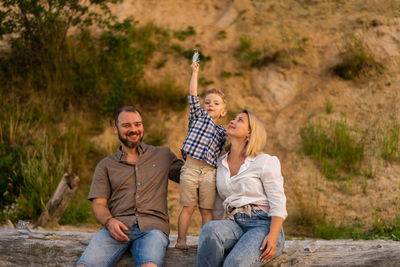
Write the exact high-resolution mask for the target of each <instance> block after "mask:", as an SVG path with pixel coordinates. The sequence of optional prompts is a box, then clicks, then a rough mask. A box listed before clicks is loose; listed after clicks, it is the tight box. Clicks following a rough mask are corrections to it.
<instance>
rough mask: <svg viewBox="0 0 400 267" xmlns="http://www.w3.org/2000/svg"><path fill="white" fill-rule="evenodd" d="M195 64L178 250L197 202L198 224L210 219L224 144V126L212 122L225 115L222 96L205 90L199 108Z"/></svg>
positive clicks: (183, 246)
mask: <svg viewBox="0 0 400 267" xmlns="http://www.w3.org/2000/svg"><path fill="white" fill-rule="evenodd" d="M199 67H200V65H199V63H197V62H194V63H193V64H192V65H191V68H192V77H191V79H190V89H189V96H188V98H189V108H190V114H189V130H188V133H187V136H186V138H185V141H184V142H183V145H182V147H181V152H182V156H183V158H184V159H185V161H186V162H185V165H184V166H183V167H182V169H181V177H180V190H179V191H180V204H181V205H182V206H183V208H182V211H181V214H180V215H179V219H178V240H177V242H176V245H175V247H176V248H178V249H188V246H187V244H186V233H187V230H188V228H189V223H190V218H191V217H192V214H193V212H194V211H195V209H196V206H197V205H198V206H199V210H200V214H201V219H202V225H204V224H205V223H207V222H209V221H211V220H212V219H213V218H212V208H213V206H214V200H215V195H216V187H215V176H216V167H217V159H218V156H219V154H220V153H221V151H222V149H223V147H224V145H225V129H224V128H223V127H222V126H221V125H216V121H217V120H218V119H219V118H221V117H223V116H225V114H226V103H225V95H224V94H223V92H222V91H221V90H220V89H217V88H213V89H209V90H208V91H207V93H206V96H205V98H204V104H203V108H201V107H200V99H199V96H198V93H197V79H198V77H197V76H198V72H199Z"/></svg>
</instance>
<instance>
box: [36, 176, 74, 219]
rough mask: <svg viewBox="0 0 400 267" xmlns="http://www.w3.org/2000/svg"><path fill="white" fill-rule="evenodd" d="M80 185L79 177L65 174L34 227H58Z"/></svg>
mask: <svg viewBox="0 0 400 267" xmlns="http://www.w3.org/2000/svg"><path fill="white" fill-rule="evenodd" d="M78 185H79V177H78V176H76V175H75V174H71V173H65V174H64V176H63V177H62V178H61V181H60V183H59V184H58V186H57V189H56V191H55V192H54V194H53V195H52V196H51V198H50V200H49V202H48V203H47V205H46V207H45V209H44V210H43V211H42V213H41V214H40V217H39V219H38V220H37V222H36V223H35V225H34V227H39V226H40V227H52V226H57V225H58V221H59V220H60V218H61V216H62V214H63V213H64V211H65V209H66V208H67V206H68V204H69V202H70V200H71V199H72V197H73V196H74V194H75V192H76V190H77V189H78Z"/></svg>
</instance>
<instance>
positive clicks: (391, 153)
mask: <svg viewBox="0 0 400 267" xmlns="http://www.w3.org/2000/svg"><path fill="white" fill-rule="evenodd" d="M381 156H382V158H383V159H385V160H387V161H389V162H394V161H400V125H399V124H394V125H393V126H392V127H391V128H390V129H388V130H387V132H386V133H384V135H383V140H382V152H381Z"/></svg>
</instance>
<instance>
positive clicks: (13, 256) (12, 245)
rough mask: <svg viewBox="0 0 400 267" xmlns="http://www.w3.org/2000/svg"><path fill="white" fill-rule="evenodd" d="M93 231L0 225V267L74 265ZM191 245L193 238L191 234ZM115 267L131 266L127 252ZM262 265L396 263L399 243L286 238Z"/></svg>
mask: <svg viewBox="0 0 400 267" xmlns="http://www.w3.org/2000/svg"><path fill="white" fill-rule="evenodd" d="M92 236H93V234H91V233H82V232H56V231H39V230H27V229H23V230H21V229H5V228H3V229H1V228H0V266H14V267H19V266H74V265H75V263H76V262H77V261H78V259H79V257H80V256H81V254H82V252H83V251H84V249H85V248H86V246H87V244H88V243H89V241H90V239H91V237H92ZM170 239H171V244H170V247H169V248H168V250H167V255H166V258H165V264H164V266H166V267H168V266H174V267H181V266H182V267H190V266H196V249H189V250H188V251H181V250H177V249H175V248H174V245H175V242H176V236H174V235H172V236H170ZM189 242H190V243H191V244H195V243H196V242H197V237H191V239H190V240H189ZM116 266H117V267H121V266H122V267H125V266H135V265H134V263H133V260H132V257H131V255H130V252H129V251H127V252H126V253H125V254H124V255H123V257H122V258H121V260H120V261H119V262H118V263H117V265H116ZM265 266H394V267H395V266H400V242H398V241H391V240H304V241H300V240H290V241H286V244H285V249H284V251H283V254H282V255H281V256H279V257H277V258H276V259H274V260H272V261H270V262H269V263H267V264H266V265H265Z"/></svg>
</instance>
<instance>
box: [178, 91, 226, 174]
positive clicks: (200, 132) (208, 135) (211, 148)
mask: <svg viewBox="0 0 400 267" xmlns="http://www.w3.org/2000/svg"><path fill="white" fill-rule="evenodd" d="M188 98H189V108H190V114H189V131H188V134H187V136H186V138H185V141H183V145H182V147H181V152H182V157H183V158H184V159H185V160H186V156H187V155H189V156H191V157H192V158H195V159H198V160H204V161H205V162H207V163H208V164H209V165H211V166H213V167H215V168H216V167H217V159H218V156H219V154H220V153H221V151H222V149H223V148H224V145H225V129H224V127H222V126H221V125H215V123H214V121H213V120H212V119H211V117H210V115H208V112H207V111H205V110H204V109H202V108H201V107H200V98H199V96H192V95H189V96H188Z"/></svg>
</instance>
